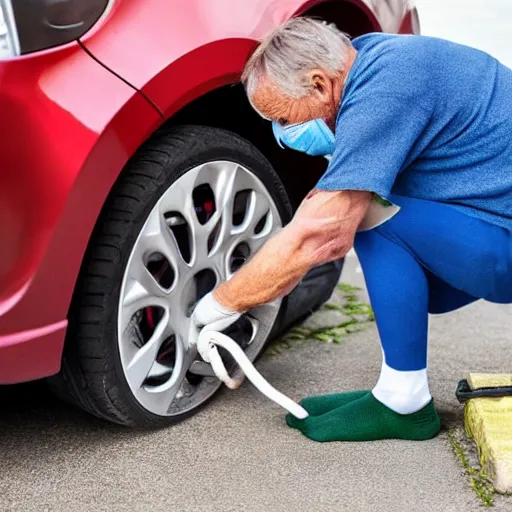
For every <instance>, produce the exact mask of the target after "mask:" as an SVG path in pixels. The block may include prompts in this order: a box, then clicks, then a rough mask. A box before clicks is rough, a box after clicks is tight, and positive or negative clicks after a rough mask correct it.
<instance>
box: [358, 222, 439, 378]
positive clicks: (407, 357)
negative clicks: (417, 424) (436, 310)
mask: <svg viewBox="0 0 512 512" xmlns="http://www.w3.org/2000/svg"><path fill="white" fill-rule="evenodd" d="M354 247H355V250H356V252H357V256H358V258H359V261H360V263H361V266H362V268H363V273H364V278H365V281H366V286H367V288H368V293H369V295H370V301H371V304H372V308H373V311H374V313H375V320H376V322H377V328H378V330H379V336H380V340H381V344H382V350H383V352H384V359H385V361H386V364H387V365H388V366H390V367H391V368H394V369H395V370H403V371H409V370H422V369H424V368H426V366H427V330H428V300H429V290H428V283H427V278H426V276H425V273H424V271H423V268H422V267H421V265H420V264H419V263H418V262H417V261H416V259H415V258H414V256H413V255H412V254H411V253H410V252H409V251H407V250H406V249H404V248H403V247H401V246H400V245H398V244H396V243H394V242H393V241H391V240H389V239H387V238H386V237H384V236H383V235H382V234H380V233H379V232H378V231H377V230H371V231H366V232H363V233H358V234H357V235H356V239H355V245H354Z"/></svg>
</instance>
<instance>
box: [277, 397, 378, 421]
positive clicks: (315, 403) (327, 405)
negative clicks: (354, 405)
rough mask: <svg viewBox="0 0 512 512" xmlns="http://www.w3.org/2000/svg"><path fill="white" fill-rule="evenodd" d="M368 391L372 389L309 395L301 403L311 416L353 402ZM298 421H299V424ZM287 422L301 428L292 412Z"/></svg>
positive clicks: (287, 417)
mask: <svg viewBox="0 0 512 512" xmlns="http://www.w3.org/2000/svg"><path fill="white" fill-rule="evenodd" d="M367 393H370V391H369V390H364V391H347V392H345V393H332V394H330V395H317V396H308V397H307V398H303V399H302V400H301V401H300V405H302V407H304V409H306V411H308V413H309V414H310V416H320V415H321V414H325V413H326V412H329V411H331V410H332V409H337V408H338V407H341V406H342V405H345V404H348V403H349V402H353V401H354V400H357V399H358V398H361V397H363V396H364V395H366V394H367ZM296 422H299V423H298V424H297V423H296ZM286 423H287V425H288V426H289V427H291V428H299V427H298V425H299V424H300V420H299V419H297V418H296V417H295V416H293V415H292V414H288V415H287V416H286Z"/></svg>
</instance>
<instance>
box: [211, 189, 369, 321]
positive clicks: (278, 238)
mask: <svg viewBox="0 0 512 512" xmlns="http://www.w3.org/2000/svg"><path fill="white" fill-rule="evenodd" d="M370 202H371V193H370V192H364V191H351V190H347V191H334V192H327V191H320V190H314V191H312V192H311V193H310V194H308V196H307V197H306V199H304V201H303V202H302V204H301V205H300V207H299V209H298V210H297V212H296V214H295V216H294V218H293V220H292V221H291V222H290V223H289V224H288V225H287V226H286V227H285V228H283V229H282V230H281V231H280V232H279V233H278V234H277V235H275V236H274V237H273V238H271V239H270V240H269V241H268V242H267V243H266V244H265V245H264V246H263V247H262V248H261V249H260V250H259V251H258V252H257V253H256V254H255V255H254V257H253V258H252V259H251V260H250V261H249V262H248V263H247V264H246V265H244V266H243V267H242V268H241V269H240V270H239V271H238V272H237V273H236V274H235V275H234V276H233V278H232V279H230V280H229V281H226V282H224V283H222V284H221V285H220V286H219V287H218V288H217V289H216V290H215V291H214V294H213V295H214V297H215V299H216V300H217V301H218V302H219V303H220V304H221V305H223V306H225V307H226V308H227V309H231V310H234V311H247V310H248V309H250V308H252V307H255V306H259V305H262V304H266V303H267V302H271V301H273V300H275V299H277V298H280V297H282V296H284V295H286V294H287V293H289V292H290V291H291V290H292V289H293V288H294V287H295V286H296V285H297V284H298V283H299V281H300V280H301V279H302V277H303V276H304V275H305V274H306V273H307V272H308V271H309V270H310V269H311V268H313V267H315V266H317V265H321V264H322V263H327V262H329V261H334V260H336V259H339V258H341V257H343V256H345V254H346V253H347V252H348V251H349V250H350V248H351V247H352V245H353V243H354V236H355V233H356V230H357V228H358V226H359V224H360V223H361V221H362V219H363V217H364V215H365V213H366V210H367V209H368V206H369V205H370Z"/></svg>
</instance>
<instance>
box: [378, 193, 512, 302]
mask: <svg viewBox="0 0 512 512" xmlns="http://www.w3.org/2000/svg"><path fill="white" fill-rule="evenodd" d="M392 199H393V201H394V202H395V203H396V204H398V205H399V206H400V207H401V210H400V211H399V212H398V214H397V215H395V216H394V217H393V218H392V219H391V220H389V221H388V222H386V223H384V224H383V225H382V226H379V227H378V228H377V229H376V230H377V231H378V232H379V233H380V234H382V235H383V236H385V237H386V238H388V239H389V240H391V241H393V242H394V243H396V244H398V245H400V246H402V247H403V248H404V249H406V250H408V251H409V252H410V253H411V254H413V255H414V257H415V258H416V260H417V261H418V262H419V263H420V264H421V266H422V267H424V268H425V269H427V270H428V271H430V272H431V273H432V274H433V275H434V276H436V277H437V278H439V280H441V281H443V282H445V283H447V284H448V285H449V286H451V287H452V288H454V289H456V290H459V291H461V292H465V293H466V294H467V295H468V296H472V297H475V298H478V299H486V300H489V301H491V302H498V303H512V234H511V233H510V232H509V231H507V230H505V229H503V228H501V227H499V226H495V225H492V224H489V223H487V222H484V221H482V220H480V219H477V218H474V217H470V216H469V215H466V214H465V213H463V212H461V211H460V210H458V209H456V208H455V207H453V206H450V205H446V204H443V203H435V202H432V201H425V200H421V199H413V198H406V197H393V198H392Z"/></svg>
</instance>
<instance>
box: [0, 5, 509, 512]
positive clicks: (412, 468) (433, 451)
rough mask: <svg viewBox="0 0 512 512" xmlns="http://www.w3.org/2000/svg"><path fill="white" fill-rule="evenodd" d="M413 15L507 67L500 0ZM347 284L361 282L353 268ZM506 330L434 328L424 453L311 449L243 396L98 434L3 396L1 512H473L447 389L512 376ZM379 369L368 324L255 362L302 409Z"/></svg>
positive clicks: (251, 396) (478, 307) (495, 325)
mask: <svg viewBox="0 0 512 512" xmlns="http://www.w3.org/2000/svg"><path fill="white" fill-rule="evenodd" d="M419 4H420V6H422V5H423V7H424V11H423V12H424V24H423V28H424V32H425V33H436V30H437V32H438V33H439V35H443V36H448V35H450V34H455V35H458V36H460V37H461V38H464V37H469V41H463V42H470V43H473V44H475V45H478V44H481V43H482V44H485V45H489V46H488V48H487V49H488V50H489V51H491V52H492V50H493V48H495V49H496V51H497V53H499V52H501V58H502V59H503V60H506V59H508V60H509V63H510V62H511V61H512V55H511V54H510V50H509V48H510V41H511V36H510V28H508V31H507V30H505V29H506V27H510V23H511V21H512V12H511V11H510V2H509V1H508V0H487V1H486V2H483V1H477V0H472V1H469V0H464V1H462V0H449V2H448V1H441V0H423V1H421V2H419ZM439 12H442V16H440V15H439V14H438V13H439ZM458 15H460V16H461V18H460V19H458V18H457V16H458ZM457 23H459V25H457ZM467 25H468V26H469V27H470V29H468V30H467V31H466V32H464V30H463V29H462V28H463V27H465V26H467ZM500 34H501V35H500ZM506 37H508V42H507V43H506V44H505V42H504V41H505V39H504V38H506ZM493 38H494V40H495V41H496V45H495V46H492V40H493ZM343 280H344V281H345V282H347V281H348V282H351V283H356V284H357V283H361V282H362V275H361V273H360V272H358V265H357V261H356V260H355V258H354V257H352V256H351V257H349V259H348V263H347V266H346V270H345V273H344V276H343ZM336 300H338V299H336ZM511 327H512V307H510V306H496V305H491V304H487V303H478V304H475V305H472V306H470V307H468V308H466V309H464V310H462V311H459V312H457V313H455V314H451V315H448V316H440V317H435V318H433V319H432V326H431V345H430V363H429V364H430V368H431V372H430V375H431V387H432V392H433V394H434V396H435V398H436V401H437V405H438V407H439V409H440V412H441V414H442V417H443V422H444V426H443V432H442V434H441V435H440V436H439V437H437V438H436V439H434V440H431V441H426V442H422V443H414V442H404V441H382V442H373V443H359V444H344V443H334V444H317V443H313V442H311V441H309V440H307V439H306V438H304V437H302V436H301V435H300V434H299V433H298V432H296V431H292V430H290V429H288V428H287V427H286V426H285V424H284V418H283V412H282V411H281V410H280V409H278V408H277V406H274V405H273V404H272V403H271V402H269V401H267V400H266V399H264V398H263V397H262V396H261V395H259V394H258V393H257V392H256V391H255V390H254V388H252V387H251V386H250V385H248V384H246V385H244V386H243V388H242V389H240V390H238V391H236V392H229V391H224V392H222V393H221V394H220V396H219V397H218V398H217V399H216V400H215V401H214V402H213V403H212V404H211V405H210V406H209V407H207V408H206V409H205V410H204V411H203V412H201V413H200V414H198V415H197V416H195V417H193V418H192V419H190V420H189V421H187V422H185V423H182V424H180V425H178V426H176V427H174V428H171V429H168V430H164V431H159V432H147V433H140V432H133V431H129V430H124V429H121V428H119V427H116V426H113V425H109V424H105V423H102V422H99V421H98V420H96V419H94V418H92V417H90V416H88V415H86V414H83V413H81V412H80V411H78V410H75V409H73V408H71V407H69V406H67V405H65V404H62V403H60V402H58V401H57V400H55V399H53V398H52V397H51V396H50V395H48V394H47V393H46V392H45V391H44V389H42V388H41V387H40V386H34V385H28V386H19V387H13V388H4V389H1V390H0V411H1V412H0V512H7V511H23V512H32V511H34V512H36V511H37V512H42V511H48V512H50V511H51V512H58V511H66V512H74V511H95V512H96V511H98V512H101V511H113V512H117V511H119V512H121V511H130V512H138V511H141V512H142V511H144V512H147V511H156V512H159V511H177V512H187V511H190V512H197V511H203V512H210V511H211V512H217V511H218V512H229V511H233V512H235V511H236V512H238V511H251V512H252V511H253V512H280V511H283V512H284V511H286V512H288V511H290V510H294V511H297V512H302V511H304V512H306V511H307V512H309V511H313V512H322V511H329V512H330V511H334V510H337V511H339V510H346V511H350V512H358V511H361V512H363V511H364V512H366V511H372V512H380V511H382V512H401V511H404V512H405V511H407V512H409V511H415V512H421V511H425V512H471V511H478V510H480V508H481V504H480V501H479V500H478V498H477V496H476V494H475V493H474V492H473V490H472V489H471V488H470V486H469V480H468V477H467V476H466V475H465V474H464V470H463V467H462V466H461V464H460V463H459V461H458V460H457V459H456V457H455V456H454V453H453V451H452V448H451V446H450V442H449V439H448V429H451V428H452V427H454V426H457V425H461V422H462V418H461V414H462V407H461V406H460V405H459V404H458V403H457V401H456V399H455V396H454V391H455V386H456V383H457V381H458V380H459V379H460V378H463V377H464V376H466V375H467V374H468V372H470V371H481V372H500V371H504V372H505V371H506V372H510V370H511V362H512V346H511V339H510V332H511ZM379 367H380V349H379V344H378V339H377V333H376V330H375V327H374V326H371V327H369V328H368V329H367V330H365V331H363V332H359V333H355V334H351V335H349V336H348V337H347V338H346V339H345V341H343V342H342V343H341V344H339V345H334V344H328V343H322V342H320V341H314V340H312V341H308V342H305V343H302V344H297V345H294V346H292V347H291V348H290V349H288V350H284V351H282V352H281V354H279V355H274V356H270V355H267V356H265V357H264V358H263V359H262V360H261V361H260V363H259V369H260V370H261V372H262V373H263V374H264V375H265V376H266V377H267V378H268V379H269V380H270V381H271V382H272V383H273V384H274V385H275V386H276V387H277V388H278V389H280V390H282V391H283V392H285V393H287V394H289V395H290V396H292V397H294V398H297V399H298V398H300V397H302V396H304V395H310V394H316V393H325V392H332V391H338V390H348V389H362V388H368V387H371V386H372V385H373V384H374V382H375V379H376V377H377V375H378V371H379ZM511 509H512V498H510V499H507V498H497V499H496V505H495V510H496V511H505V510H511Z"/></svg>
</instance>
